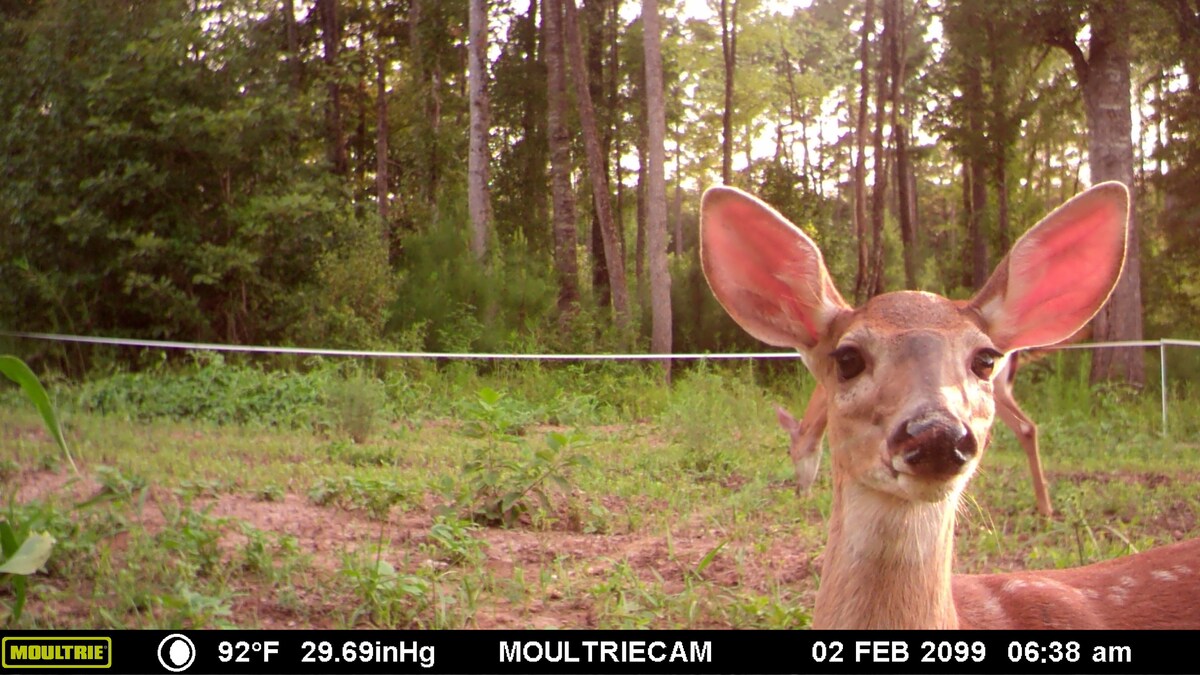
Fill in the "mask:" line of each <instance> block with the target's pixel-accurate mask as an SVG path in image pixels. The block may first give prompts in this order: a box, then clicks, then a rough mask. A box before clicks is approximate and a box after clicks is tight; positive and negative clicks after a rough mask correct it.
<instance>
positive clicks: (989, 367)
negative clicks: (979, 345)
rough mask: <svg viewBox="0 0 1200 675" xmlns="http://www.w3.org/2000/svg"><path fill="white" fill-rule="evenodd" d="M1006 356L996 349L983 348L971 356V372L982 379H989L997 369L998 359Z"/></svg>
mask: <svg viewBox="0 0 1200 675" xmlns="http://www.w3.org/2000/svg"><path fill="white" fill-rule="evenodd" d="M1002 356H1004V355H1003V354H1001V353H1000V352H998V351H996V350H994V349H981V350H979V351H978V352H975V356H973V357H971V372H972V373H975V375H976V376H977V377H979V378H981V379H984V380H986V379H988V378H990V377H991V376H992V371H993V370H995V369H996V359H999V358H1000V357H1002Z"/></svg>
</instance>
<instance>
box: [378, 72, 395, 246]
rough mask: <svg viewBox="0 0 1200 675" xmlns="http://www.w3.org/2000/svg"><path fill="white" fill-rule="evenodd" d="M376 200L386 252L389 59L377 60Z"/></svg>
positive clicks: (389, 218)
mask: <svg viewBox="0 0 1200 675" xmlns="http://www.w3.org/2000/svg"><path fill="white" fill-rule="evenodd" d="M375 118H376V119H375V199H376V200H377V201H378V202H379V229H380V236H381V237H382V239H383V245H384V246H385V250H387V248H390V246H391V244H390V242H391V224H390V220H391V197H390V193H391V187H390V180H389V177H388V100H387V59H386V58H384V56H383V55H382V54H380V55H379V56H377V57H376V59H375Z"/></svg>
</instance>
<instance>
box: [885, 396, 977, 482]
mask: <svg viewBox="0 0 1200 675" xmlns="http://www.w3.org/2000/svg"><path fill="white" fill-rule="evenodd" d="M888 446H889V450H890V451H891V454H892V456H893V457H900V458H902V459H903V460H904V462H905V464H907V465H908V467H909V469H911V473H913V474H916V475H918V476H929V477H936V476H953V475H955V474H957V473H958V472H959V471H960V470H962V467H963V465H965V464H966V463H967V462H969V461H970V460H971V458H972V457H974V456H975V453H976V452H978V451H979V444H978V443H977V442H976V441H975V435H974V434H972V433H971V430H970V429H969V428H967V425H965V424H963V423H962V422H961V421H959V420H958V419H957V418H956V417H954V416H953V415H951V414H950V413H949V412H946V411H944V410H927V411H923V412H921V413H918V414H917V415H914V416H913V417H911V418H909V419H908V420H907V421H905V422H902V423H901V424H900V426H899V427H898V428H897V429H896V431H895V432H894V433H893V434H892V438H891V440H890V441H889V442H888Z"/></svg>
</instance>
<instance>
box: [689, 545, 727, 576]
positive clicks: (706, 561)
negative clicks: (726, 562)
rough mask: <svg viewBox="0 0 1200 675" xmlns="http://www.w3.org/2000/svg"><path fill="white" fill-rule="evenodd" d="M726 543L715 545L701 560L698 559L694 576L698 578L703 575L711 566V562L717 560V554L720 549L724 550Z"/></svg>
mask: <svg viewBox="0 0 1200 675" xmlns="http://www.w3.org/2000/svg"><path fill="white" fill-rule="evenodd" d="M728 543H729V542H728V541H723V542H721V543H720V544H717V545H716V546H715V547H713V549H712V550H711V551H709V552H708V553H707V554H706V555H705V556H704V557H703V558H701V559H700V562H699V563H697V564H696V576H700V575H701V574H703V573H704V570H705V568H707V567H708V566H709V565H711V564H712V561H714V560H716V559H717V554H718V553H720V552H721V549H723V548H725V544H728Z"/></svg>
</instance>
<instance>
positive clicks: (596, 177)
mask: <svg viewBox="0 0 1200 675" xmlns="http://www.w3.org/2000/svg"><path fill="white" fill-rule="evenodd" d="M563 5H564V7H565V8H566V10H567V11H566V22H565V28H566V42H567V45H566V46H567V56H568V57H569V60H570V62H571V73H572V75H574V80H575V104H576V106H577V107H578V108H579V125H580V126H581V127H582V128H583V146H584V150H585V151H586V153H587V165H588V177H589V178H590V179H591V183H592V201H593V202H594V203H595V206H596V215H597V216H598V217H599V218H600V235H601V236H602V237H604V258H605V262H607V263H608V271H609V275H608V276H609V279H608V282H609V284H610V286H611V288H612V301H613V310H614V312H615V313H616V321H617V327H618V328H619V329H621V331H622V332H623V331H624V330H625V329H626V328H627V327H628V326H629V291H628V289H627V288H626V286H625V264H624V262H623V261H622V259H621V249H620V247H619V244H617V228H616V224H615V223H613V217H612V203H611V200H610V198H609V194H608V176H607V175H605V173H604V153H603V151H602V150H601V148H600V137H599V134H598V132H597V130H596V113H595V110H594V108H593V107H592V96H591V92H590V91H589V90H588V76H587V68H586V66H585V64H584V61H583V42H582V40H581V38H580V35H579V18H578V16H577V13H576V11H575V0H564V2H563Z"/></svg>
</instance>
